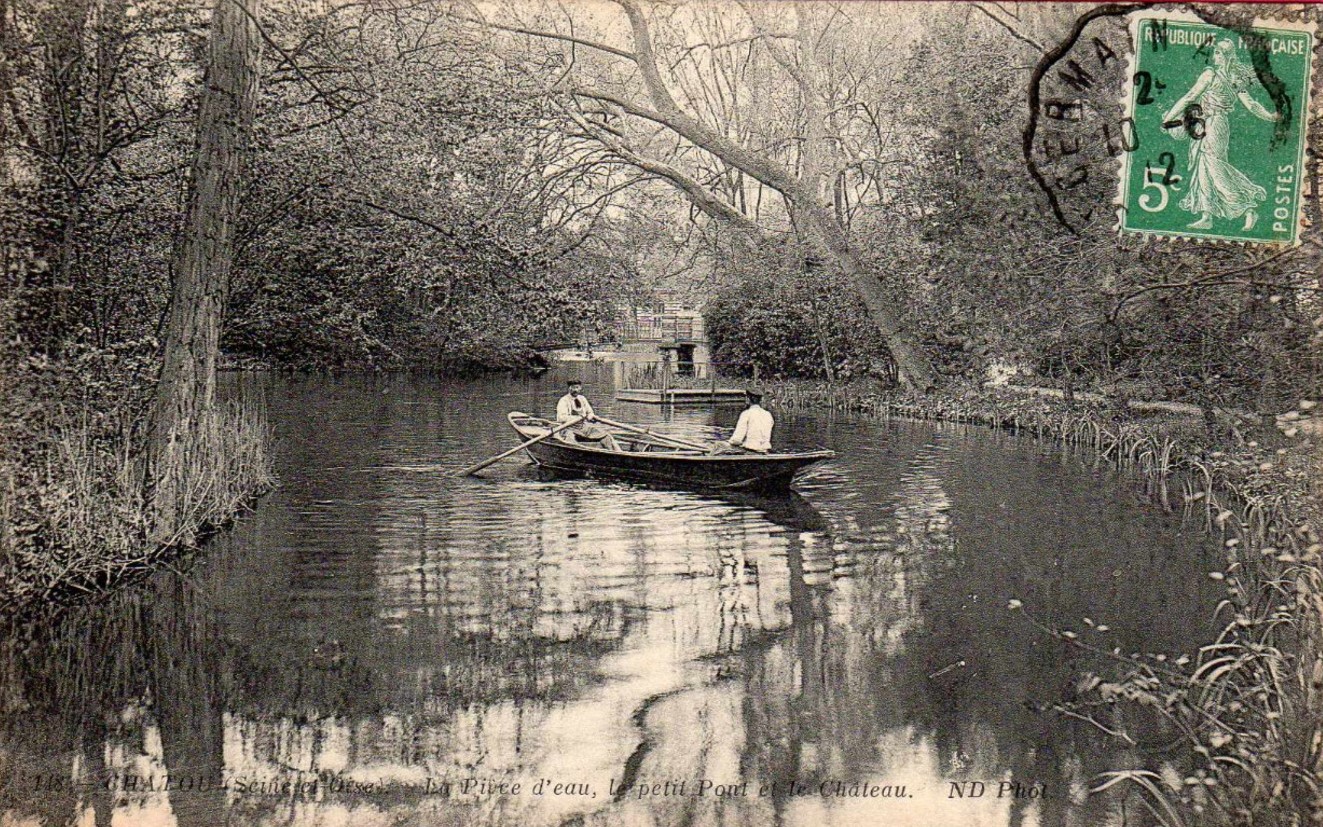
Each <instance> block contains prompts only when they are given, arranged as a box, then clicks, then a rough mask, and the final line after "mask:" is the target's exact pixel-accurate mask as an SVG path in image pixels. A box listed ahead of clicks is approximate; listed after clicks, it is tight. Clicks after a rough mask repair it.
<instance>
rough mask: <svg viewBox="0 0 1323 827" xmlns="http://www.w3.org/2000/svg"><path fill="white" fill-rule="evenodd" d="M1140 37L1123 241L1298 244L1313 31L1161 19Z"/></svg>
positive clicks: (1131, 81)
mask: <svg viewBox="0 0 1323 827" xmlns="http://www.w3.org/2000/svg"><path fill="white" fill-rule="evenodd" d="M1131 32H1132V35H1133V38H1134V39H1133V48H1134V52H1133V54H1134V63H1133V67H1132V68H1133V72H1132V73H1131V74H1130V76H1129V78H1128V83H1127V88H1126V93H1125V99H1124V103H1125V107H1126V119H1125V123H1126V124H1127V125H1128V126H1129V127H1130V133H1131V134H1130V135H1129V136H1127V142H1128V144H1129V145H1128V146H1127V147H1126V149H1127V150H1129V151H1127V152H1124V153H1122V158H1123V159H1124V160H1123V161H1122V166H1121V181H1120V205H1119V213H1120V229H1121V232H1123V233H1144V234H1151V235H1160V236H1173V237H1185V238H1198V239H1219V240H1225V241H1237V242H1260V243H1281V244H1295V243H1298V241H1299V236H1300V225H1301V210H1300V205H1301V200H1302V196H1303V194H1304V190H1305V182H1306V176H1305V174H1304V166H1303V164H1304V153H1305V138H1306V135H1305V130H1306V126H1307V124H1308V121H1309V117H1308V114H1309V84H1310V79H1311V74H1310V70H1311V66H1310V60H1311V57H1312V54H1313V48H1314V37H1315V31H1314V28H1313V26H1311V25H1301V24H1296V23H1287V22H1279V21H1255V23H1254V25H1253V26H1251V27H1248V28H1245V29H1229V28H1223V27H1221V26H1216V25H1213V24H1210V23H1207V22H1205V21H1202V20H1200V19H1198V18H1195V17H1191V16H1188V15H1183V14H1180V13H1171V12H1156V11H1154V12H1142V13H1139V14H1137V15H1135V17H1133V18H1132V20H1131Z"/></svg>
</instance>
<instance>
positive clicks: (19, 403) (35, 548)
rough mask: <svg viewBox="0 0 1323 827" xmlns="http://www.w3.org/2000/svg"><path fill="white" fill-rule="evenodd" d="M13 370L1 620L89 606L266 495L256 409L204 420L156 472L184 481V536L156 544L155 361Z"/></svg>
mask: <svg viewBox="0 0 1323 827" xmlns="http://www.w3.org/2000/svg"><path fill="white" fill-rule="evenodd" d="M91 362H92V363H91V364H89V363H88V361H87V360H79V359H77V358H74V359H67V360H64V361H62V362H61V363H59V364H55V363H48V362H44V361H42V360H35V361H34V360H28V361H27V362H26V363H19V364H16V365H14V366H13V367H14V368H15V369H13V370H11V371H10V372H9V376H8V377H7V381H6V387H5V390H6V391H8V392H9V393H7V395H6V402H7V403H8V405H7V407H6V408H5V410H4V411H3V418H2V419H0V614H17V613H23V612H28V611H33V610H36V609H38V608H41V607H44V606H48V605H50V604H53V603H62V602H66V601H69V600H74V599H80V598H81V599H86V598H87V597H88V596H90V595H93V594H96V593H98V592H101V591H103V590H105V589H107V588H108V587H110V586H111V585H113V584H116V583H118V582H120V581H122V580H124V579H125V578H128V577H131V576H134V575H136V574H140V573H144V572H146V571H147V570H148V569H149V568H150V567H151V566H152V564H153V563H155V562H158V561H159V560H161V559H162V558H164V557H166V556H168V555H170V554H174V553H177V552H179V551H180V550H182V549H184V548H187V547H190V546H192V545H194V544H196V543H197V542H198V541H200V539H201V538H202V537H204V536H205V535H206V534H207V533H208V532H210V531H213V530H215V529H216V528H218V527H220V526H222V525H224V524H225V523H226V522H227V521H229V520H230V519H232V518H233V517H234V515H235V514H236V513H238V512H239V511H241V510H242V509H243V508H244V507H245V506H246V504H248V503H249V502H250V501H251V500H252V499H253V498H255V497H256V496H257V495H259V494H260V493H262V492H263V491H265V490H267V489H268V488H270V486H271V485H272V482H273V474H272V469H271V464H270V459H269V456H268V446H269V445H270V442H271V438H270V433H269V428H268V426H267V424H266V423H265V420H264V417H263V415H262V413H261V410H260V406H259V405H257V404H255V403H253V402H250V401H246V400H244V401H235V402H231V403H228V404H225V405H223V406H220V407H219V408H218V409H217V410H215V411H213V412H211V413H209V414H207V415H204V416H202V417H200V418H199V420H198V425H197V427H196V428H194V429H191V431H190V433H189V434H188V435H187V436H186V440H187V444H186V445H184V446H182V447H183V450H181V451H179V452H177V456H178V457H179V460H178V461H177V463H176V466H177V467H172V468H169V469H162V470H163V472H164V473H170V474H173V475H174V476H175V478H177V479H179V480H182V481H185V482H186V485H185V486H183V489H184V490H186V492H187V496H186V498H185V505H186V508H185V510H184V512H183V513H185V514H186V515H187V519H186V520H184V521H183V522H182V523H181V525H182V526H184V528H183V529H181V531H180V532H179V533H178V534H177V535H176V536H174V537H171V538H169V539H168V540H166V541H164V542H162V541H159V540H151V539H149V538H150V537H151V527H152V522H153V516H152V502H151V486H150V485H149V481H148V480H147V479H146V473H147V472H146V467H147V466H146V463H147V452H146V445H145V433H144V428H143V427H142V421H143V411H144V410H145V408H146V404H147V400H148V398H149V394H150V387H151V384H150V378H149V377H150V376H151V375H152V367H153V365H152V359H151V357H150V355H147V356H145V357H143V358H139V354H126V353H110V354H108V353H106V352H98V353H97V354H95V359H93V360H91Z"/></svg>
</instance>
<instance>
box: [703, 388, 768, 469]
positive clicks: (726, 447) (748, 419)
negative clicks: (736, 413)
mask: <svg viewBox="0 0 1323 827" xmlns="http://www.w3.org/2000/svg"><path fill="white" fill-rule="evenodd" d="M744 401H745V402H746V403H748V406H747V407H746V408H745V409H744V410H743V411H742V412H741V413H740V419H739V421H738V422H736V423H735V433H734V434H732V435H731V437H730V439H729V440H727V441H726V442H718V443H717V446H716V448H714V449H713V453H718V454H725V453H730V452H743V453H755V454H766V453H767V452H768V451H771V450H772V427H773V426H774V425H775V424H776V423H775V422H774V421H773V419H772V414H771V412H769V411H768V410H767V409H766V408H764V407H763V406H762V401H763V395H762V392H761V391H758V390H754V389H753V388H749V389H747V390H745V391H744Z"/></svg>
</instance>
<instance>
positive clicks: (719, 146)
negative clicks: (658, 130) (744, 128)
mask: <svg viewBox="0 0 1323 827" xmlns="http://www.w3.org/2000/svg"><path fill="white" fill-rule="evenodd" d="M615 1H616V3H618V4H619V5H620V7H621V8H622V9H624V11H625V16H626V17H627V18H628V19H629V25H630V30H631V32H632V34H633V40H634V52H633V54H632V55H630V59H631V60H632V61H633V62H634V64H635V65H636V66H637V67H638V70H639V78H640V80H641V81H642V82H643V87H644V89H645V90H646V91H647V94H648V98H649V99H650V100H651V102H652V108H648V107H646V106H640V105H636V104H634V103H632V102H630V101H628V100H623V99H620V98H617V97H613V96H603V95H593V94H592V93H591V92H586V91H583V90H579V91H578V92H577V93H578V94H587V95H588V96H589V97H599V98H600V99H602V100H609V102H610V103H611V104H612V105H614V106H618V107H620V108H621V109H623V110H624V111H625V112H627V113H629V114H632V115H638V116H641V117H643V118H645V119H647V120H649V121H652V122H653V123H657V124H661V125H663V126H666V127H667V128H669V129H670V130H672V131H673V132H675V133H676V134H678V135H680V136H682V137H684V138H685V139H686V140H688V141H690V142H691V143H693V144H694V145H695V146H698V147H701V148H702V149H705V150H707V151H708V152H710V153H712V154H713V155H716V156H717V157H718V158H721V159H722V160H723V161H725V162H726V163H728V164H730V165H731V166H734V167H737V168H738V169H740V170H742V171H743V172H744V173H745V174H747V175H749V176H751V177H753V178H754V179H756V180H758V181H760V182H762V183H763V184H765V185H767V186H769V187H771V188H772V189H774V190H776V191H777V192H779V193H781V194H782V195H783V196H784V197H785V198H786V200H788V201H789V202H790V203H791V205H792V207H793V210H794V213H795V216H796V217H797V219H798V220H799V222H800V225H801V226H802V227H803V229H804V230H805V235H806V236H807V237H808V239H809V240H810V242H812V243H813V244H814V245H815V246H818V247H819V248H820V249H821V250H822V252H823V253H824V254H825V255H826V257H827V258H828V259H830V260H831V261H833V262H835V263H836V265H837V266H839V267H840V268H841V270H842V271H843V272H844V273H845V275H846V276H847V277H848V278H849V279H850V281H851V283H852V284H853V285H854V288H855V290H856V291H858V293H859V296H860V298H862V299H863V302H864V307H865V308H867V310H868V315H869V317H870V318H872V320H873V323H874V324H876V325H877V328H878V330H879V331H880V332H881V333H882V337H883V339H884V340H885V341H886V343H887V348H888V350H890V351H891V356H892V359H893V360H894V361H895V363H896V366H897V368H898V369H899V371H900V373H901V377H902V379H903V380H904V381H905V382H906V383H908V384H909V385H911V386H913V387H915V388H918V389H920V390H929V389H931V388H933V387H934V386H935V385H936V384H937V374H936V371H935V370H934V369H933V365H932V362H931V361H930V360H929V359H928V356H927V355H926V354H925V353H924V352H923V351H922V350H921V349H920V347H919V344H918V341H917V339H916V337H915V335H914V333H913V332H911V331H910V330H909V328H908V326H907V325H906V324H905V323H904V321H903V320H902V319H901V317H900V315H899V314H898V313H897V312H896V310H895V308H894V307H893V306H892V305H891V302H890V300H889V299H888V297H887V294H886V291H885V290H884V289H883V287H882V282H881V280H879V279H878V277H877V274H876V273H873V272H871V271H870V270H869V268H868V267H867V266H865V264H864V262H863V261H862V260H861V259H860V257H859V254H858V252H857V251H856V250H855V249H854V247H853V245H851V243H850V238H849V236H848V235H847V234H846V232H845V229H844V228H843V227H842V226H841V225H840V224H838V223H837V222H836V217H835V215H834V214H833V213H832V210H831V208H830V207H828V206H824V205H823V203H822V202H821V199H820V198H819V197H818V196H819V193H818V192H817V187H816V186H815V185H814V183H813V182H811V181H810V182H805V181H804V180H803V179H801V178H800V177H798V176H797V175H794V174H792V173H791V172H790V171H789V170H787V169H786V168H785V167H783V166H780V165H779V164H778V163H777V162H776V161H774V160H773V159H772V158H771V157H770V156H768V155H765V154H762V153H759V152H757V151H755V150H751V149H749V148H747V147H744V146H741V145H739V144H737V143H735V142H734V141H732V140H730V139H729V138H728V137H726V136H725V135H723V134H721V133H720V132H719V131H717V130H715V129H712V128H711V127H709V126H707V125H706V124H704V123H702V122H701V121H699V120H698V119H697V118H695V117H693V116H691V115H689V114H688V113H687V112H685V111H684V110H682V109H681V108H680V105H679V104H678V103H677V102H676V100H675V98H674V97H673V96H672V95H671V93H670V91H669V89H667V86H666V82H665V80H663V79H662V74H661V70H660V68H659V64H658V62H657V55H656V53H655V52H654V50H653V45H652V34H651V30H650V28H649V26H648V21H647V17H646V16H645V15H644V13H643V9H642V8H641V7H640V6H639V4H638V1H637V0H615ZM802 40H803V38H802V37H801V41H802ZM790 65H791V64H789V63H787V68H789V67H790ZM797 81H798V82H799V83H801V84H803V85H806V86H811V81H810V80H809V79H808V76H806V75H803V74H802V73H801V75H800V77H799V78H797ZM662 176H663V177H665V178H668V179H669V180H671V181H672V182H673V183H674V182H675V178H674V177H672V176H670V175H667V174H665V173H662ZM681 188H682V189H684V190H685V192H686V193H687V194H689V195H690V197H691V198H694V197H696V196H695V189H697V188H696V187H684V186H682V187H681ZM707 200H715V199H712V198H711V196H710V194H709V195H707ZM705 211H709V212H710V214H714V215H722V214H723V213H722V211H721V210H719V209H710V210H705ZM734 212H735V211H734V210H733V209H729V208H727V211H726V213H725V217H729V213H734ZM734 218H735V220H736V223H737V224H742V225H749V224H751V223H752V222H749V221H748V220H747V219H745V218H744V217H743V216H740V215H738V213H736V215H735V216H734Z"/></svg>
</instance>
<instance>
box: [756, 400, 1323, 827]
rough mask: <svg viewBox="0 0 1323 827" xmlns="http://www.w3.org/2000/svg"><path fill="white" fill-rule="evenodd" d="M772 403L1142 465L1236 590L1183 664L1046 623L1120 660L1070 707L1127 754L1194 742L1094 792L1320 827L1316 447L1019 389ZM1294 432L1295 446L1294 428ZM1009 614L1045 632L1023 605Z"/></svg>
mask: <svg viewBox="0 0 1323 827" xmlns="http://www.w3.org/2000/svg"><path fill="white" fill-rule="evenodd" d="M771 395H772V397H773V398H774V400H775V401H776V403H777V404H778V405H780V406H781V407H783V408H791V409H795V408H804V409H818V410H828V411H838V412H851V413H856V414H864V415H870V416H888V415H903V416H907V417H912V418H920V419H936V420H948V421H959V422H972V423H979V424H983V425H988V426H992V427H998V428H1009V429H1012V430H1016V431H1021V432H1027V433H1029V434H1032V435H1034V436H1036V437H1039V438H1042V439H1050V440H1053V441H1056V442H1059V443H1061V444H1065V445H1074V446H1084V447H1087V448H1090V449H1092V450H1093V452H1094V454H1095V456H1096V458H1097V460H1098V461H1100V462H1108V463H1111V464H1113V465H1115V466H1117V467H1123V468H1128V469H1132V470H1133V471H1134V472H1135V473H1137V474H1138V475H1139V476H1140V478H1141V479H1143V480H1145V481H1146V484H1147V486H1148V488H1149V491H1150V493H1151V494H1153V496H1154V497H1155V498H1156V499H1158V500H1159V501H1160V502H1161V503H1162V505H1163V506H1164V507H1165V508H1172V500H1173V497H1172V491H1173V489H1174V490H1175V491H1177V492H1178V493H1179V495H1180V501H1181V504H1182V507H1183V508H1184V510H1185V513H1186V515H1187V517H1190V518H1193V519H1196V520H1199V521H1200V522H1201V523H1202V525H1203V527H1204V529H1205V530H1206V531H1207V532H1209V533H1210V534H1212V535H1214V536H1216V537H1218V538H1219V540H1220V541H1221V543H1222V548H1223V550H1224V553H1225V565H1224V566H1223V567H1222V568H1221V569H1219V570H1218V571H1213V572H1209V576H1210V577H1212V578H1213V579H1214V580H1218V581H1221V582H1222V583H1224V584H1225V588H1226V597H1225V599H1223V600H1222V601H1221V603H1220V604H1219V605H1218V607H1217V617H1218V618H1219V619H1221V620H1222V621H1223V625H1222V628H1221V632H1220V634H1219V635H1218V637H1217V639H1216V640H1214V641H1213V642H1212V643H1210V644H1208V645H1206V646H1203V647H1200V648H1199V649H1198V650H1197V651H1194V652H1190V653H1187V654H1186V655H1185V656H1183V657H1179V658H1176V659H1169V658H1166V657H1164V656H1150V655H1145V654H1141V653H1134V654H1127V655H1123V654H1121V653H1120V652H1118V651H1115V650H1112V651H1108V650H1105V649H1098V648H1095V647H1093V646H1091V645H1090V644H1088V643H1086V642H1084V640H1083V639H1082V638H1080V637H1079V636H1078V635H1076V634H1075V633H1073V632H1070V631H1065V630H1061V629H1057V628H1053V627H1051V626H1048V625H1046V624H1038V625H1040V626H1041V628H1043V629H1044V630H1045V631H1048V632H1049V633H1051V634H1054V635H1055V636H1057V637H1058V638H1059V639H1060V640H1062V641H1063V642H1064V643H1066V644H1067V645H1070V646H1077V647H1081V648H1085V649H1092V650H1093V651H1095V652H1096V654H1098V655H1099V656H1101V657H1104V658H1107V659H1108V660H1110V661H1111V662H1113V663H1115V664H1117V668H1116V669H1115V670H1114V671H1113V672H1111V673H1109V674H1107V675H1102V674H1090V675H1085V676H1083V677H1082V678H1081V681H1080V684H1079V686H1078V687H1077V690H1078V698H1077V700H1075V701H1073V702H1072V703H1071V704H1069V705H1063V707H1062V711H1063V712H1065V713H1066V714H1068V715H1070V716H1071V717H1073V718H1077V719H1081V720H1085V721H1089V722H1091V723H1093V724H1094V725H1096V726H1098V727H1099V728H1100V729H1101V730H1103V731H1105V732H1107V733H1109V734H1111V735H1113V736H1116V737H1118V738H1121V739H1122V740H1124V741H1126V742H1127V743H1131V744H1133V743H1134V742H1135V741H1136V738H1134V737H1132V735H1131V734H1130V733H1132V732H1136V733H1137V732H1141V731H1143V730H1144V729H1148V728H1151V727H1153V726H1154V725H1155V723H1156V725H1158V726H1160V727H1161V728H1162V729H1163V730H1164V731H1165V732H1168V733H1171V734H1173V735H1174V736H1175V737H1176V738H1177V739H1178V740H1179V741H1180V742H1181V743H1183V744H1184V746H1185V762H1184V763H1185V765H1186V766H1187V767H1188V769H1189V772H1188V774H1182V773H1177V772H1175V771H1174V770H1172V769H1171V768H1170V767H1167V768H1165V771H1154V769H1153V768H1150V767H1129V768H1118V769H1116V770H1115V771H1113V772H1109V773H1105V774H1103V775H1102V776H1100V777H1099V778H1098V779H1097V780H1096V782H1095V786H1094V791H1095V792H1101V791H1103V790H1105V789H1109V788H1113V787H1116V786H1117V785H1124V786H1126V787H1128V788H1129V789H1130V790H1131V792H1133V793H1135V794H1136V795H1138V796H1139V800H1140V802H1141V803H1142V804H1143V806H1144V808H1145V809H1146V810H1147V811H1148V812H1149V814H1150V816H1151V817H1152V819H1153V820H1154V821H1155V822H1156V823H1158V824H1161V825H1166V827H1185V825H1230V824H1236V825H1264V826H1265V827H1279V826H1280V827H1285V826H1286V825H1290V827H1299V826H1300V825H1303V824H1319V823H1323V570H1321V569H1320V554H1321V553H1323V545H1321V544H1320V542H1319V526H1320V524H1321V523H1320V519H1321V518H1323V514H1320V505H1319V496H1318V495H1319V485H1320V484H1323V461H1320V457H1319V455H1318V454H1317V453H1316V452H1314V451H1313V450H1312V446H1310V445H1309V444H1308V443H1307V442H1300V441H1291V440H1288V439H1285V438H1282V436H1281V435H1278V434H1275V433H1266V434H1261V435H1260V437H1259V439H1257V440H1256V439H1253V438H1249V437H1247V436H1245V435H1244V434H1243V433H1242V432H1241V431H1240V430H1238V426H1237V424H1236V423H1234V422H1228V423H1224V425H1225V427H1224V428H1223V429H1222V432H1220V433H1214V432H1210V430H1209V429H1208V427H1207V425H1206V424H1205V423H1200V422H1197V421H1192V420H1191V419H1190V418H1188V417H1186V418H1179V417H1170V416H1165V417H1149V418H1137V417H1134V416H1133V412H1131V411H1130V410H1128V409H1117V408H1106V407H1101V406H1097V405H1078V404H1067V403H1065V402H1063V401H1061V400H1050V399H1044V398H1040V397H1034V398H1026V397H1025V396H1023V395H1018V394H1014V393H1008V392H985V391H972V390H971V391H966V392H963V393H959V392H957V393H952V394H948V395H934V396H929V397H923V396H914V395H901V394H889V393H883V392H879V391H877V390H875V389H869V388H866V387H832V386H828V385H825V384H822V383H811V384H801V383H787V384H785V385H781V386H777V387H775V388H773V389H771ZM1312 408H1313V405H1312V403H1308V402H1305V403H1302V404H1301V410H1300V411H1294V412H1291V413H1289V414H1287V415H1286V417H1284V419H1286V420H1288V421H1289V422H1290V423H1297V422H1299V421H1300V420H1301V418H1302V417H1304V418H1311V417H1313V418H1314V419H1316V418H1317V417H1316V416H1314V415H1313V413H1312ZM1284 430H1285V432H1286V435H1288V436H1290V435H1293V434H1294V433H1295V431H1296V427H1295V425H1294V424H1292V425H1291V427H1287V428H1285V429H1284ZM1276 445H1280V446H1281V447H1275V446H1276ZM1011 608H1012V609H1015V610H1017V611H1024V612H1026V616H1028V617H1029V619H1030V620H1031V621H1032V622H1035V623H1038V621H1036V620H1034V619H1033V617H1032V615H1031V614H1029V611H1028V607H1023V606H1022V605H1021V604H1020V601H1018V600H1017V601H1012V605H1011Z"/></svg>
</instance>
